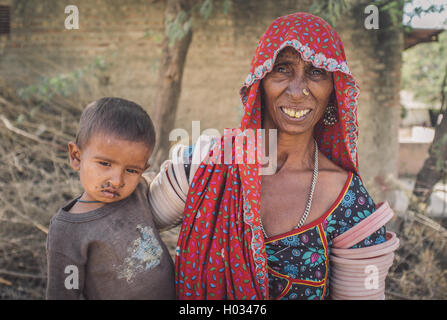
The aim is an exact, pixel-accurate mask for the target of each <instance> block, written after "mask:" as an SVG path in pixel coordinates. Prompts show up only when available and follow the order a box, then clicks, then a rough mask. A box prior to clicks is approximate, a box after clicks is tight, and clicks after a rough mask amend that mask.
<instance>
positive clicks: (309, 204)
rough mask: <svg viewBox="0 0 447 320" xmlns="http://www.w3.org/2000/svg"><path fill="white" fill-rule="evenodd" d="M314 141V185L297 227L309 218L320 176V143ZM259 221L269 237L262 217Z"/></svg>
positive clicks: (265, 236) (265, 234)
mask: <svg viewBox="0 0 447 320" xmlns="http://www.w3.org/2000/svg"><path fill="white" fill-rule="evenodd" d="M314 143H315V156H314V159H315V160H314V173H313V176H312V186H311V188H310V194H309V199H308V200H307V205H306V209H305V210H304V214H303V216H302V217H301V219H300V221H299V222H298V224H297V225H296V227H295V229H299V228H301V227H302V226H303V225H304V222H305V221H306V219H307V216H308V215H309V212H310V207H311V205H312V197H313V195H314V191H315V185H316V184H317V177H318V144H317V141H315V139H314ZM259 221H260V222H261V229H262V233H263V234H264V238H268V236H267V233H266V232H265V230H264V226H263V225H262V219H261V218H260V219H259Z"/></svg>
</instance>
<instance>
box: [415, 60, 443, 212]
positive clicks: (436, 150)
mask: <svg viewBox="0 0 447 320" xmlns="http://www.w3.org/2000/svg"><path fill="white" fill-rule="evenodd" d="M446 85H447V67H446V70H445V73H444V79H443V82H442V86H441V110H444V111H443V112H442V121H441V123H440V124H439V125H437V126H436V127H435V137H434V139H433V143H432V145H431V146H430V149H429V151H428V158H427V160H425V162H424V165H423V167H422V169H421V170H420V171H419V173H418V174H417V177H416V183H415V185H414V189H413V195H412V199H411V201H410V209H412V210H415V211H417V212H422V213H423V212H425V210H426V209H427V206H428V204H429V199H430V196H431V194H432V192H433V188H434V186H435V184H436V183H437V182H438V181H440V180H441V179H442V178H443V177H444V176H445V175H446V171H447V105H446V104H447V103H446V92H445V88H446Z"/></svg>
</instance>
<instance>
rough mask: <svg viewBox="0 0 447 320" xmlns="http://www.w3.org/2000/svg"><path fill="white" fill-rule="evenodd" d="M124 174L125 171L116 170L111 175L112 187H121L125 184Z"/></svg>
mask: <svg viewBox="0 0 447 320" xmlns="http://www.w3.org/2000/svg"><path fill="white" fill-rule="evenodd" d="M123 177H124V175H123V173H122V172H121V171H120V172H116V173H115V174H114V175H113V176H111V177H110V180H109V182H110V184H111V185H112V187H114V188H121V187H122V186H123V184H124V178H123Z"/></svg>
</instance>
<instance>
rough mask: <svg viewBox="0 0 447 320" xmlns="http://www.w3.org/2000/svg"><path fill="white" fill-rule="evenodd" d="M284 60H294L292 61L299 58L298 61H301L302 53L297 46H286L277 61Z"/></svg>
mask: <svg viewBox="0 0 447 320" xmlns="http://www.w3.org/2000/svg"><path fill="white" fill-rule="evenodd" d="M284 60H287V61H288V60H292V61H293V60H298V62H299V61H300V60H302V59H301V55H300V54H299V53H298V51H296V50H295V48H292V47H285V48H284V49H282V50H281V51H280V52H279V53H278V55H277V57H276V60H275V63H276V62H279V61H284ZM307 64H310V62H307Z"/></svg>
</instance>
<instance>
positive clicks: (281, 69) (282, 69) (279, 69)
mask: <svg viewBox="0 0 447 320" xmlns="http://www.w3.org/2000/svg"><path fill="white" fill-rule="evenodd" d="M273 70H274V71H275V72H279V73H284V72H287V70H288V69H287V67H286V66H284V65H279V66H275V68H274V69H273Z"/></svg>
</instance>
